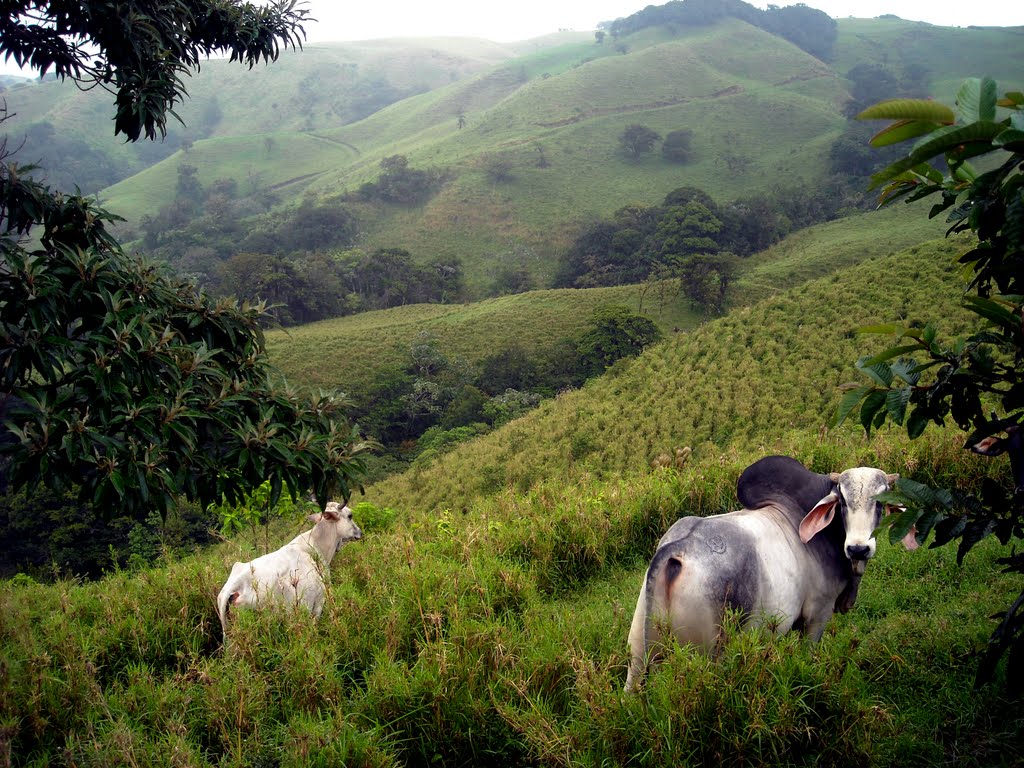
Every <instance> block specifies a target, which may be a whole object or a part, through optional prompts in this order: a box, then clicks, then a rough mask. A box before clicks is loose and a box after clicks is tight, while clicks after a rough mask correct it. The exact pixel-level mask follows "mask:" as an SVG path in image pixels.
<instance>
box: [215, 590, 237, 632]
mask: <svg viewBox="0 0 1024 768" xmlns="http://www.w3.org/2000/svg"><path fill="white" fill-rule="evenodd" d="M236 594H237V592H236V590H235V589H234V588H233V587H232V584H231V581H230V580H229V581H228V583H227V584H225V585H224V588H223V589H222V590H221V591H220V594H219V595H217V616H219V617H220V629H221V632H222V633H223V635H224V647H225V648H226V647H227V645H228V611H229V610H230V609H231V600H232V598H234V596H235V595H236Z"/></svg>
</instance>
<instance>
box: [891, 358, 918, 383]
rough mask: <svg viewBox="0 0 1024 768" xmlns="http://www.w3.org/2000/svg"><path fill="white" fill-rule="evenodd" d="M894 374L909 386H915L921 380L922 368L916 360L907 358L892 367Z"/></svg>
mask: <svg viewBox="0 0 1024 768" xmlns="http://www.w3.org/2000/svg"><path fill="white" fill-rule="evenodd" d="M892 372H893V374H895V375H896V376H899V377H900V378H901V379H903V380H904V381H905V382H907V384H910V385H911V386H914V385H916V384H917V382H918V381H919V380H920V379H921V367H920V366H919V365H918V364H917V362H916V361H915V360H912V359H910V358H905V359H903V360H897V361H896V362H895V363H893V365H892Z"/></svg>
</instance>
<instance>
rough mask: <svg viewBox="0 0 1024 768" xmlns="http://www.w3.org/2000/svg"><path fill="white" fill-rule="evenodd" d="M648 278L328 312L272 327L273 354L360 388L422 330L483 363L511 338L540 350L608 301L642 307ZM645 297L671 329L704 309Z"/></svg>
mask: <svg viewBox="0 0 1024 768" xmlns="http://www.w3.org/2000/svg"><path fill="white" fill-rule="evenodd" d="M642 290H643V287H642V286H622V287H613V288H593V289H587V290H570V289H563V290H548V291H533V292H530V293H525V294H517V295H513V296H503V297H500V298H496V299H487V300H485V301H481V302H475V303H471V304H453V305H440V304H419V305H413V306H407V307H396V308H394V309H388V310H382V311H377V312H364V313H360V314H358V315H352V316H349V317H342V318H337V319H334V320H324V321H322V322H318V323H310V324H308V325H303V326H299V327H297V328H291V329H283V330H275V331H270V332H268V333H267V352H268V354H269V356H270V359H271V362H272V363H273V364H274V365H275V366H276V367H277V368H278V369H279V370H281V371H282V372H283V373H284V374H285V375H287V377H288V378H289V379H290V380H291V381H293V382H294V383H299V384H302V385H305V386H310V387H319V388H339V389H342V390H344V391H347V392H352V393H361V392H366V391H367V390H368V389H370V388H371V385H372V384H373V383H374V381H375V380H376V379H377V378H379V377H380V376H381V374H382V373H383V372H384V371H386V370H388V369H389V368H391V367H393V366H395V365H399V364H405V363H406V362H407V360H408V353H409V348H410V346H411V345H412V343H413V342H414V341H415V340H416V338H417V336H418V335H419V334H420V333H423V332H426V333H429V334H431V335H433V336H434V337H435V338H436V339H437V342H438V347H439V349H440V350H441V351H442V352H444V353H445V354H446V355H447V356H450V357H452V356H457V357H460V358H462V359H463V360H465V361H467V362H469V363H471V364H476V363H479V362H480V361H481V360H483V359H484V358H485V357H487V356H488V355H492V354H494V353H495V352H498V351H500V350H502V349H504V348H506V347H508V346H512V345H518V346H520V347H521V348H522V349H523V350H524V351H525V352H526V353H527V354H528V355H530V356H533V357H536V356H541V355H544V354H546V353H550V352H551V351H552V350H553V349H555V348H556V346H558V344H559V343H560V342H562V341H564V340H565V339H569V338H572V337H574V336H576V335H578V334H579V333H580V332H582V331H583V330H584V329H585V328H586V327H587V326H588V324H589V321H590V316H591V314H592V313H593V311H594V310H595V309H596V308H597V307H600V306H603V305H606V304H623V305H625V306H628V307H629V308H630V309H632V310H634V311H637V310H639V309H640V308H641V291H642ZM658 290H659V289H658V287H656V286H655V287H652V288H651V289H649V290H648V292H647V294H646V296H644V297H643V311H644V313H645V314H646V315H647V316H649V317H650V318H651V319H652V320H654V321H655V322H656V323H657V324H658V325H659V326H660V327H661V329H662V331H663V332H664V333H666V334H670V333H672V329H673V328H675V327H684V328H687V327H691V326H693V325H696V324H697V323H698V322H699V316H698V315H696V314H694V313H693V312H691V311H690V310H689V309H687V308H686V307H685V306H684V305H683V304H682V303H681V302H679V301H678V300H677V299H676V300H669V301H666V302H664V303H663V302H662V301H661V300H659V295H658Z"/></svg>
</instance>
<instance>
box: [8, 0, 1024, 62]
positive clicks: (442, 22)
mask: <svg viewBox="0 0 1024 768" xmlns="http://www.w3.org/2000/svg"><path fill="white" fill-rule="evenodd" d="M651 4H652V2H651V0H504V1H502V2H498V1H497V0H434V2H430V3H427V2H423V1H422V0H308V2H307V5H308V7H309V8H310V10H311V11H312V16H313V17H315V18H316V19H317V21H316V22H315V23H309V24H308V25H307V27H306V35H307V40H308V42H310V43H317V42H333V41H345V40H368V39H373V38H381V37H423V36H430V37H434V36H438V35H451V36H457V37H483V38H486V39H488V40H494V41H497V42H511V41H514V40H526V39H528V38H531V37H539V36H540V35H546V34H548V33H550V32H556V31H558V30H559V29H575V30H581V31H588V30H592V29H594V28H595V27H596V26H597V24H598V23H599V22H602V21H610V20H613V19H616V18H619V17H620V16H629V15H630V14H632V13H636V12H637V11H638V10H640V9H642V8H645V7H646V6H648V5H651ZM653 4H655V5H660V4H662V3H660V2H658V0H654V3H653ZM775 4H777V5H790V4H791V3H790V2H787V0H776V3H775ZM806 4H807V5H809V6H811V7H812V8H818V9H820V10H822V11H824V12H825V13H827V14H828V15H829V16H832V17H834V18H845V17H847V16H856V17H860V18H873V17H875V16H880V15H882V14H884V13H895V14H896V15H897V16H900V17H902V18H904V19H911V20H913V21H926V22H928V23H930V24H939V25H943V26H968V25H971V24H974V25H979V26H997V27H1010V26H1024V2H1021V0H971V1H970V2H958V3H954V2H951V0H807V2H806ZM752 5H756V6H758V7H761V8H764V7H766V5H767V3H764V2H756V1H755V2H753V3H752ZM16 71H17V69H16V68H15V67H14V66H13V64H10V63H7V62H4V61H3V60H2V58H0V73H3V72H16Z"/></svg>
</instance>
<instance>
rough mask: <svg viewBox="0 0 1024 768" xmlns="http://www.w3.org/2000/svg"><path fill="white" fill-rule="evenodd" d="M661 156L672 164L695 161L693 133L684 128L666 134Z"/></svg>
mask: <svg viewBox="0 0 1024 768" xmlns="http://www.w3.org/2000/svg"><path fill="white" fill-rule="evenodd" d="M661 156H662V157H664V158H665V159H666V160H668V161H669V162H671V163H688V162H690V161H691V160H692V159H693V131H691V130H690V129H689V128H683V129H681V130H678V131H669V132H668V133H667V134H665V141H664V142H662V145H661Z"/></svg>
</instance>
